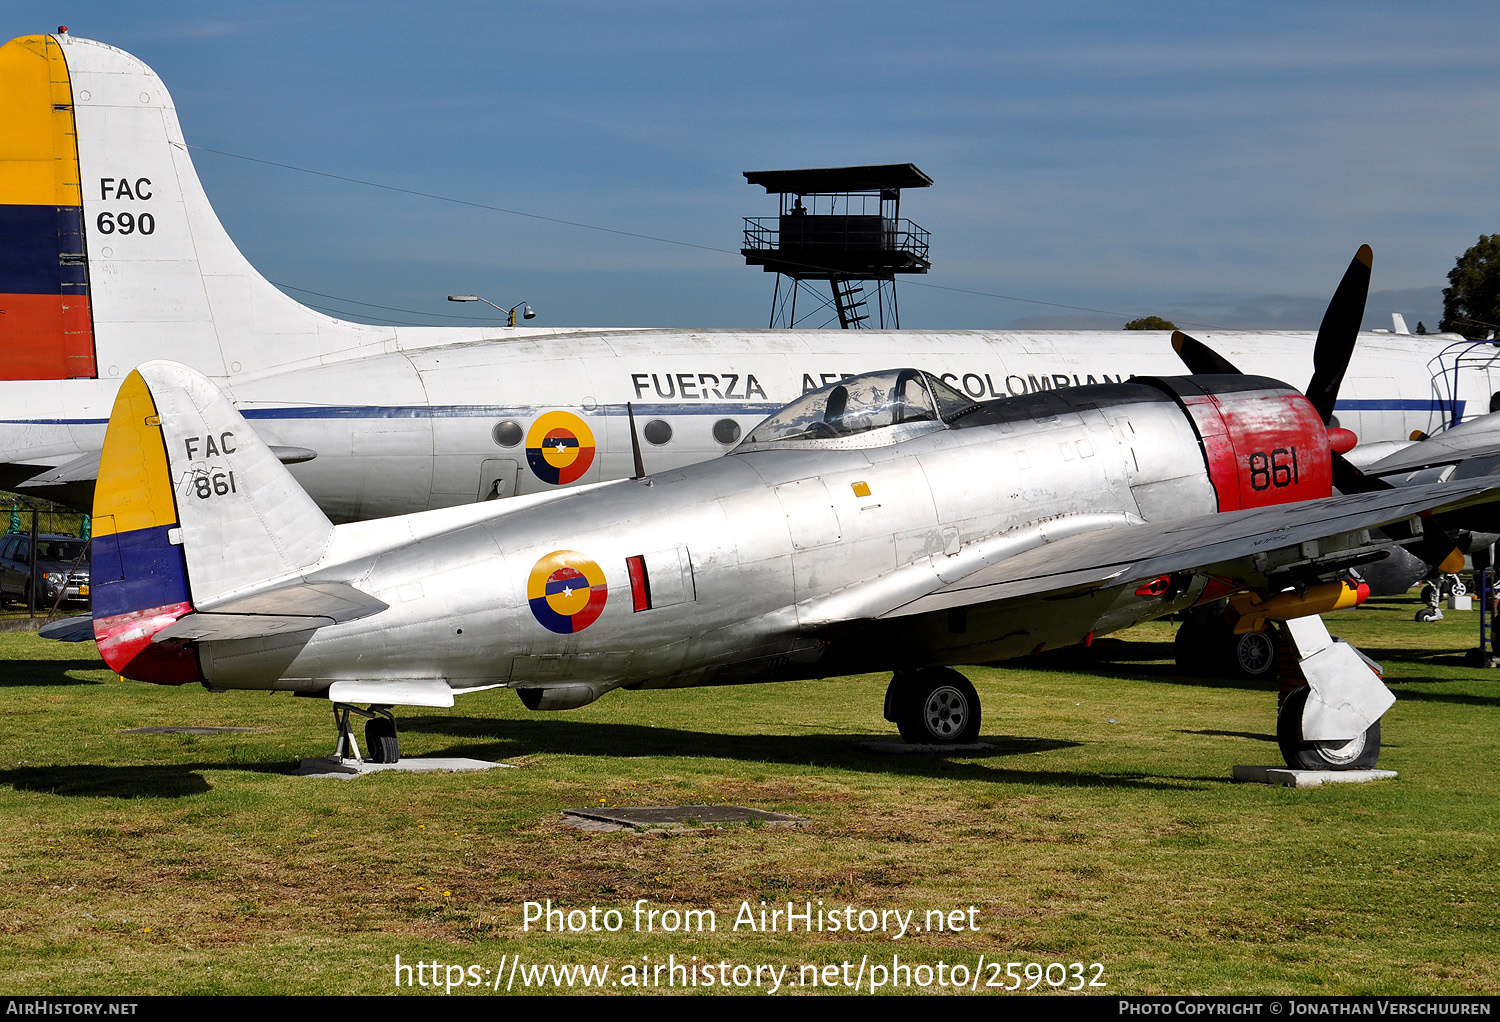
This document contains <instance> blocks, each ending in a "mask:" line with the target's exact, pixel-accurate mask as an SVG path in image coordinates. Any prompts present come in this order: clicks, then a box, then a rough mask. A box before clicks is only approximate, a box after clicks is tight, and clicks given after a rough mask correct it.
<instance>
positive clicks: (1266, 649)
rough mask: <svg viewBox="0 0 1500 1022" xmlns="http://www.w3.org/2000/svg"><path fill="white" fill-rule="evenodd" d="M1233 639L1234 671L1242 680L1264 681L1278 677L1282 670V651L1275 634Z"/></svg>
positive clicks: (1255, 633)
mask: <svg viewBox="0 0 1500 1022" xmlns="http://www.w3.org/2000/svg"><path fill="white" fill-rule="evenodd" d="M1233 638H1234V645H1233V661H1234V669H1235V672H1236V673H1237V674H1238V675H1239V676H1240V677H1241V678H1249V679H1250V680H1252V681H1264V680H1266V679H1269V678H1274V677H1276V675H1277V672H1278V671H1279V670H1280V668H1281V663H1280V656H1281V649H1280V647H1278V646H1277V644H1276V635H1275V633H1273V632H1271V631H1269V630H1268V631H1264V632H1250V633H1248V634H1245V635H1236V636H1234V637H1233Z"/></svg>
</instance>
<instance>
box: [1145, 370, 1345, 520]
mask: <svg viewBox="0 0 1500 1022" xmlns="http://www.w3.org/2000/svg"><path fill="white" fill-rule="evenodd" d="M1138 382H1150V383H1152V384H1154V385H1156V386H1158V387H1160V388H1161V389H1162V390H1164V391H1166V392H1167V393H1169V394H1171V395H1172V396H1173V398H1175V399H1176V401H1177V403H1178V404H1179V405H1180V406H1181V407H1182V409H1183V411H1184V412H1186V413H1187V417H1188V419H1189V420H1190V421H1191V422H1192V423H1193V428H1194V429H1196V430H1197V431H1198V439H1199V441H1200V442H1201V443H1202V445H1203V458H1204V461H1205V462H1206V463H1207V465H1208V478H1209V481H1210V482H1212V483H1213V487H1214V491H1215V492H1216V493H1217V494H1218V498H1219V510H1220V511H1238V510H1240V509H1241V508H1251V507H1266V506H1268V505H1271V504H1289V503H1292V502H1294V501H1299V500H1312V499H1314V498H1317V497H1327V496H1330V495H1331V494H1332V493H1333V459H1332V456H1331V454H1330V448H1329V435H1328V428H1327V427H1326V426H1324V425H1323V419H1322V417H1321V416H1319V415H1318V412H1317V410H1316V409H1314V408H1313V406H1312V403H1311V402H1310V401H1308V400H1307V398H1305V397H1303V396H1302V395H1301V394H1300V393H1298V392H1297V391H1296V390H1293V389H1292V388H1291V387H1288V386H1287V385H1286V384H1284V383H1279V382H1277V381H1276V380H1268V379H1266V378H1264V377H1260V376H1194V377H1186V376H1174V377H1166V378H1159V379H1153V380H1149V381H1147V380H1138Z"/></svg>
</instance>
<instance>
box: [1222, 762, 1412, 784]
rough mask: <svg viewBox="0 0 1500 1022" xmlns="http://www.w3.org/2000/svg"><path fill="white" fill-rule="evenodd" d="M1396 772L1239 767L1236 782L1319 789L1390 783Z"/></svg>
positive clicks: (1236, 768)
mask: <svg viewBox="0 0 1500 1022" xmlns="http://www.w3.org/2000/svg"><path fill="white" fill-rule="evenodd" d="M1395 776H1396V771H1394V770H1293V769H1292V768H1291V767H1268V766H1237V767H1235V768H1234V779H1235V780H1236V781H1251V782H1254V783H1257V784H1272V785H1276V786H1277V787H1281V788H1318V787H1321V786H1322V785H1325V784H1364V783H1366V782H1369V781H1388V780H1390V779H1391V778H1393V777H1395Z"/></svg>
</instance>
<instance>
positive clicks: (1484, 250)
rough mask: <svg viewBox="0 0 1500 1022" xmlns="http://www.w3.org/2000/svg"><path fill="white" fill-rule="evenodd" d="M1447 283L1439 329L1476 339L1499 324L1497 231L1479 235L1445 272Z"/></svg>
mask: <svg viewBox="0 0 1500 1022" xmlns="http://www.w3.org/2000/svg"><path fill="white" fill-rule="evenodd" d="M1448 284H1449V286H1448V287H1445V288H1443V322H1442V323H1441V324H1439V326H1438V329H1439V330H1451V331H1453V332H1454V333H1460V334H1463V335H1464V336H1465V337H1475V338H1478V337H1485V336H1487V335H1488V334H1489V332H1490V331H1491V330H1493V329H1495V324H1497V323H1500V234H1481V235H1480V236H1479V241H1478V242H1476V243H1475V244H1474V245H1472V246H1470V247H1469V250H1468V251H1467V252H1465V253H1464V254H1463V255H1461V256H1459V257H1458V264H1457V265H1456V266H1454V267H1453V269H1452V270H1450V271H1449V272H1448Z"/></svg>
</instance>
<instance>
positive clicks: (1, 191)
mask: <svg viewBox="0 0 1500 1022" xmlns="http://www.w3.org/2000/svg"><path fill="white" fill-rule="evenodd" d="M0 110H4V111H5V119H4V122H3V127H0V205H8V206H82V205H83V191H82V188H81V187H80V184H79V178H78V130H77V128H76V127H75V126H74V123H73V86H72V83H71V82H70V81H69V79H68V62H67V59H66V58H65V57H64V56H63V48H62V46H61V45H59V44H58V42H57V40H56V39H54V38H53V37H52V36H50V35H28V36H22V37H21V38H19V39H12V40H11V41H10V42H8V43H6V44H5V45H4V46H0Z"/></svg>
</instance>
